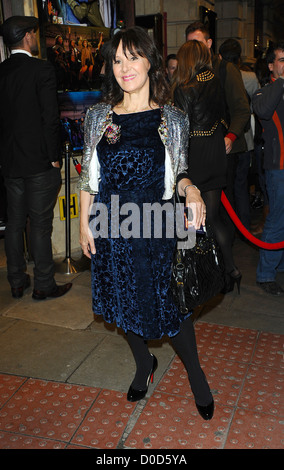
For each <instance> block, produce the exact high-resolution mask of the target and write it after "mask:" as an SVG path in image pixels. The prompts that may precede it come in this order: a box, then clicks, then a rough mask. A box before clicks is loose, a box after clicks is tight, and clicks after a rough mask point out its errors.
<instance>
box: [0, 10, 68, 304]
mask: <svg viewBox="0 0 284 470" xmlns="http://www.w3.org/2000/svg"><path fill="white" fill-rule="evenodd" d="M37 26H38V20H37V18H35V17H27V16H13V17H11V18H8V19H7V20H6V21H4V23H3V25H2V26H1V30H0V33H1V34H2V36H3V39H4V42H5V44H6V45H7V46H8V47H9V48H10V50H11V56H10V58H8V59H6V60H5V61H4V62H2V63H1V64H0V134H1V146H0V164H1V167H2V174H3V176H4V181H5V186H6V190H7V212H8V214H7V215H8V222H7V226H6V233H5V250H6V256H7V271H8V281H9V283H10V285H11V291H12V296H13V297H15V298H19V297H22V295H23V293H24V290H25V289H26V288H28V287H29V286H30V277H29V275H28V274H26V273H25V271H26V263H25V258H24V252H23V231H24V229H25V226H26V220H27V216H29V219H30V245H31V252H32V256H33V259H34V264H35V266H34V289H33V294H32V296H33V298H34V299H36V300H43V299H46V298H47V297H51V298H54V297H60V296H61V295H64V294H65V293H66V292H68V290H69V289H70V288H71V286H72V284H71V283H68V284H64V285H61V286H57V285H56V282H55V279H54V263H53V259H52V245H51V232H52V222H53V209H54V206H55V203H56V199H57V195H58V191H59V189H60V185H61V173H60V164H61V161H60V160H61V156H60V138H59V136H60V120H59V112H58V105H57V95H56V78H55V72H54V69H53V66H52V65H51V64H49V63H48V62H46V61H43V60H40V59H37V58H34V57H32V55H33V54H37V53H38V44H37V38H36V32H35V31H36V29H37Z"/></svg>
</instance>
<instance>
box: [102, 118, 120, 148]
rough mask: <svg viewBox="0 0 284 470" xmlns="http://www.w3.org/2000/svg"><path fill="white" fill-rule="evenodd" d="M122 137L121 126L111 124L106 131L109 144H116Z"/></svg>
mask: <svg viewBox="0 0 284 470" xmlns="http://www.w3.org/2000/svg"><path fill="white" fill-rule="evenodd" d="M120 135H121V126H118V125H117V124H114V123H113V122H112V123H111V124H109V125H108V126H107V128H106V130H105V136H106V139H107V141H108V143H109V144H116V142H118V141H119V139H120Z"/></svg>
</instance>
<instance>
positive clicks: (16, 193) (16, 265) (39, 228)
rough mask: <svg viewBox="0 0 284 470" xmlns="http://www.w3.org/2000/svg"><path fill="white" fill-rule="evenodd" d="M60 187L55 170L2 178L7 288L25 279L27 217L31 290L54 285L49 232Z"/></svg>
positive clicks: (59, 174)
mask: <svg viewBox="0 0 284 470" xmlns="http://www.w3.org/2000/svg"><path fill="white" fill-rule="evenodd" d="M60 185H61V173H60V170H59V169H58V168H51V169H50V170H48V171H46V172H44V173H40V174H37V175H33V176H29V177H27V178H5V186H6V189H7V203H8V208H7V209H8V223H7V226H6V233H5V250H6V256H7V271H8V281H9V282H10V285H11V287H20V286H22V285H23V283H24V280H25V270H26V262H25V257H24V252H23V231H24V229H25V226H26V221H27V216H29V219H30V247H31V254H32V257H33V260H34V264H35V267H34V288H35V289H39V290H43V291H49V290H51V289H52V288H53V287H54V285H55V280H54V264H53V259H52V246H51V233H52V221H53V209H54V206H55V203H56V199H57V195H58V191H59V189H60Z"/></svg>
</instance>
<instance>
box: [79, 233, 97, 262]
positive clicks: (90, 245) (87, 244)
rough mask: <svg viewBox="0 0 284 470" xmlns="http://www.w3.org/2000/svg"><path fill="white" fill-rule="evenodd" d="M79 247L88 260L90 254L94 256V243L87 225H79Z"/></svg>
mask: <svg viewBox="0 0 284 470" xmlns="http://www.w3.org/2000/svg"><path fill="white" fill-rule="evenodd" d="M80 245H81V247H82V250H83V253H84V255H85V256H87V257H88V258H91V254H92V255H95V254H96V247H95V241H94V237H93V235H92V232H91V230H90V227H89V225H87V226H84V225H81V227H80Z"/></svg>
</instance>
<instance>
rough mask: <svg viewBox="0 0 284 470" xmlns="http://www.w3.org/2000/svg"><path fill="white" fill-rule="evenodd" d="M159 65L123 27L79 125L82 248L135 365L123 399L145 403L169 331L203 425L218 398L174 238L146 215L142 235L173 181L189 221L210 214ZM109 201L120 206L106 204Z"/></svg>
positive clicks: (98, 304) (141, 34) (102, 309)
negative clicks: (181, 303)
mask: <svg viewBox="0 0 284 470" xmlns="http://www.w3.org/2000/svg"><path fill="white" fill-rule="evenodd" d="M163 65H164V64H163V59H162V57H161V55H160V54H159V52H158V49H157V48H156V46H155V44H154V42H153V41H152V39H151V38H150V36H149V35H148V34H147V32H146V31H145V30H144V29H143V28H139V27H133V28H129V29H126V30H122V31H118V32H117V33H116V34H115V35H114V36H113V39H112V42H111V49H110V51H109V53H108V54H107V57H106V68H105V98H104V101H103V102H102V103H99V104H96V105H94V106H92V107H91V108H89V110H88V112H87V115H86V120H85V122H86V125H85V148H84V154H83V161H82V171H81V175H80V185H79V187H80V189H81V192H80V207H81V209H80V243H81V246H82V249H83V251H84V254H85V255H86V256H89V257H91V259H92V268H91V272H92V293H93V310H94V313H95V314H97V315H103V316H104V319H105V321H106V322H110V323H112V322H115V323H116V325H117V326H118V327H120V328H122V329H123V330H124V332H125V334H126V339H127V341H128V343H129V346H130V348H131V351H132V353H133V356H134V359H135V363H136V374H135V377H134V379H133V380H132V382H131V384H130V387H129V390H128V393H127V399H128V400H129V401H131V402H134V401H137V400H141V399H142V398H144V397H145V395H146V393H147V390H148V385H149V381H150V380H152V377H153V374H154V372H155V370H156V368H157V365H158V363H157V359H156V357H155V356H154V355H153V354H151V353H150V352H149V349H148V344H147V341H148V340H150V339H154V338H156V339H159V338H162V337H163V336H164V335H167V336H169V337H170V339H171V342H172V344H173V346H174V348H175V350H176V352H177V354H178V355H179V356H180V358H181V360H182V361H183V363H184V365H185V368H186V371H187V373H188V377H189V382H190V385H191V389H192V392H193V395H194V399H195V403H196V407H197V409H198V412H199V413H200V415H201V416H202V417H203V418H204V419H205V420H208V419H211V418H212V416H213V412H214V400H213V397H212V394H211V391H210V388H209V385H208V383H207V380H206V377H205V375H204V373H203V371H202V368H201V366H200V363H199V359H198V353H197V348H196V340H195V333H194V328H193V323H192V320H191V318H190V314H187V315H182V314H181V312H180V311H179V309H178V308H177V307H176V306H175V304H174V302H173V299H172V296H171V293H170V279H171V265H172V259H173V253H174V249H175V245H176V236H175V235H174V234H172V235H170V234H167V230H166V228H167V227H166V224H165V220H164V221H163V222H162V224H161V236H159V237H157V236H156V235H155V233H154V230H153V229H154V225H155V223H154V222H155V220H153V218H151V214H149V215H150V221H149V225H150V229H151V231H150V230H149V231H148V233H149V236H146V237H145V236H144V229H145V228H146V225H147V220H145V218H144V216H143V212H144V210H145V204H150V205H151V206H152V204H154V203H156V205H160V206H161V208H163V207H164V205H165V204H166V203H167V204H168V205H170V207H172V208H173V202H174V201H173V197H174V195H175V186H176V185H177V191H178V192H179V194H180V195H182V196H184V197H185V198H186V204H187V206H188V207H189V208H191V209H192V211H193V220H192V221H191V222H190V224H193V225H194V226H195V228H199V227H200V225H201V224H204V223H205V216H206V209H205V204H204V201H203V200H202V198H201V196H200V191H199V190H198V189H197V188H196V187H195V186H194V185H193V184H192V182H191V180H190V179H189V177H188V174H187V147H188V132H189V123H188V118H187V116H186V115H185V114H184V113H183V112H182V111H180V110H179V109H177V108H175V107H173V106H171V105H169V104H167V103H168V100H169V89H168V85H167V82H166V77H165V70H164V66H163ZM94 195H95V203H96V204H97V203H100V206H99V207H101V204H103V207H105V208H106V209H107V211H106V215H105V217H104V218H102V219H101V221H102V224H106V222H108V224H106V225H107V226H108V228H110V231H109V230H107V229H106V230H107V232H106V234H99V236H96V223H97V222H96V218H97V217H96V214H97V212H98V210H97V209H96V207H97V206H96V204H95V205H94V206H93V201H94ZM115 196H116V198H118V199H116V200H117V205H116V208H115V204H113V206H112V204H111V201H112V199H113V198H114V197H115ZM126 203H131V205H132V207H133V205H134V206H135V208H137V209H139V210H138V215H137V218H138V219H135V222H133V224H132V226H135V228H136V230H139V233H137V232H136V235H134V234H133V235H132V236H124V235H123V233H122V224H123V223H125V217H123V216H122V212H121V211H122V207H123V206H124V207H125V204H126ZM133 210H134V209H133ZM99 212H100V210H99ZM123 213H124V214H125V212H124V211H123ZM136 213H137V212H136ZM90 214H91V216H90ZM118 214H120V219H119V223H120V230H119V233H117V236H116V234H113V233H112V232H111V220H113V218H115V217H116V216H118ZM140 215H141V216H142V219H143V220H142V219H141V218H140ZM121 216H122V217H121ZM98 217H101V214H99V215H98ZM146 219H147V217H146ZM89 223H90V225H89ZM145 224H146V225H145ZM95 236H96V239H95V240H96V241H94V237H95Z"/></svg>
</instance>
